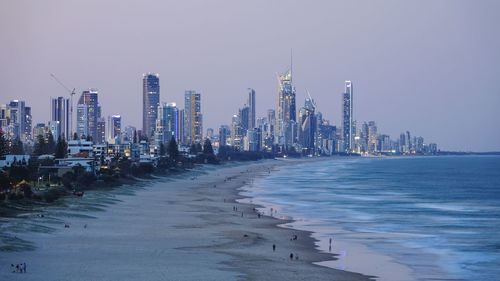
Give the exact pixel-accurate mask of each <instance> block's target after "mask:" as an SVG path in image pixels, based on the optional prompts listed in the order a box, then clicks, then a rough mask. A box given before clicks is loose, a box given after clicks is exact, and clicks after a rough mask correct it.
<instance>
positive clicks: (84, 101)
mask: <svg viewBox="0 0 500 281" xmlns="http://www.w3.org/2000/svg"><path fill="white" fill-rule="evenodd" d="M99 114H100V112H99V101H98V91H97V89H90V90H87V91H83V92H82V95H81V96H80V99H79V100H78V105H77V126H76V127H77V133H78V135H79V136H80V137H81V136H82V135H85V136H90V137H91V138H92V140H94V141H95V140H96V139H97V119H98V118H99Z"/></svg>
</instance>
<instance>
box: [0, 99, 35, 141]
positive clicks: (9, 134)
mask: <svg viewBox="0 0 500 281" xmlns="http://www.w3.org/2000/svg"><path fill="white" fill-rule="evenodd" d="M0 125H1V128H0V129H1V130H2V131H3V132H4V133H5V137H6V138H7V139H9V140H15V139H20V140H21V141H22V142H26V141H31V140H32V117H31V107H29V106H26V103H25V102H24V101H22V100H12V101H10V102H9V103H8V104H5V105H2V106H1V107H0Z"/></svg>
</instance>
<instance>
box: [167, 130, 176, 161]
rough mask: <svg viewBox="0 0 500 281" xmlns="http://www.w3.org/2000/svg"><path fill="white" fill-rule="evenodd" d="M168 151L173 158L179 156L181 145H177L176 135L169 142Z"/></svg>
mask: <svg viewBox="0 0 500 281" xmlns="http://www.w3.org/2000/svg"><path fill="white" fill-rule="evenodd" d="M167 153H168V156H169V157H170V159H172V160H177V158H178V157H179V147H177V141H175V138H174V136H172V138H171V139H170V141H169V142H168V147H167Z"/></svg>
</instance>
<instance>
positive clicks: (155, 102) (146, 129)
mask: <svg viewBox="0 0 500 281" xmlns="http://www.w3.org/2000/svg"><path fill="white" fill-rule="evenodd" d="M158 106H160V75H159V74H157V73H156V74H153V73H147V74H144V75H143V78H142V134H143V135H144V136H146V137H147V138H150V137H151V135H152V134H153V132H154V130H155V126H156V119H157V117H158Z"/></svg>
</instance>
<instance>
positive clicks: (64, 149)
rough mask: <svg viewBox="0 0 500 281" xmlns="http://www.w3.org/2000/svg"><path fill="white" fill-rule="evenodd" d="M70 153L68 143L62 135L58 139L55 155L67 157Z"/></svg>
mask: <svg viewBox="0 0 500 281" xmlns="http://www.w3.org/2000/svg"><path fill="white" fill-rule="evenodd" d="M67 154H68V144H67V143H66V140H65V139H64V137H63V136H60V137H59V139H58V140H57V144H56V149H55V157H56V158H66V155H67Z"/></svg>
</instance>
